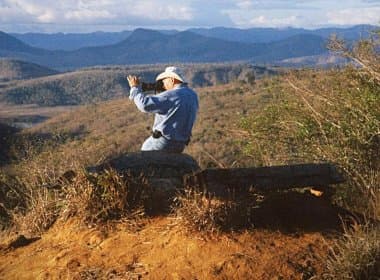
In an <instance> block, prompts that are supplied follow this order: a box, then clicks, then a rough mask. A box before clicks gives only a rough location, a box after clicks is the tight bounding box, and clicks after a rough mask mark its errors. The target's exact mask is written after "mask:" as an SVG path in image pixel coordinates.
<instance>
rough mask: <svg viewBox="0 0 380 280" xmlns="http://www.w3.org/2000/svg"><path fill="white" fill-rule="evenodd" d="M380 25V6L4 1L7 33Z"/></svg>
mask: <svg viewBox="0 0 380 280" xmlns="http://www.w3.org/2000/svg"><path fill="white" fill-rule="evenodd" d="M357 24H373V25H379V24H380V0H339V1H333V0H308V1H307V0H289V1H288V0H252V1H250V0H219V1H217V0H181V1H173V0H156V1H153V0H133V1H131V0H0V30H1V31H4V32H17V33H25V32H45V33H54V32H64V33H69V32H71V33H82V32H94V31H122V30H134V29H135V28H139V27H142V28H151V29H176V30H185V29H188V28H193V27H206V28H210V27H217V26H225V27H234V28H242V29H246V28H252V27H276V28H286V27H303V28H308V29H316V28H321V27H331V26H342V27H346V26H352V25H357Z"/></svg>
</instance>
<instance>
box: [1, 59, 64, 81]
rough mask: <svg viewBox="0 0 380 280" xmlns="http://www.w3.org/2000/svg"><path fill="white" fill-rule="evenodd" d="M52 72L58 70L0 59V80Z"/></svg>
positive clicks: (27, 77)
mask: <svg viewBox="0 0 380 280" xmlns="http://www.w3.org/2000/svg"><path fill="white" fill-rule="evenodd" d="M54 74H58V72H57V71H55V70H52V69H49V68H46V67H43V66H40V65H37V64H34V63H28V62H24V61H20V60H12V59H0V82H7V81H12V80H25V79H33V78H38V77H44V76H49V75H54Z"/></svg>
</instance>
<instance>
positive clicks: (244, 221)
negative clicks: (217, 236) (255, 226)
mask: <svg viewBox="0 0 380 280" xmlns="http://www.w3.org/2000/svg"><path fill="white" fill-rule="evenodd" d="M175 202H176V204H175V206H174V214H175V216H176V219H177V221H178V224H180V225H181V226H183V227H185V228H187V229H189V230H190V231H197V232H202V233H205V234H212V233H219V232H222V231H230V230H236V229H240V228H243V227H245V228H247V227H250V226H252V224H251V211H252V209H253V208H254V207H255V206H256V199H255V197H251V196H250V195H249V196H245V197H234V196H230V197H227V198H217V197H213V196H212V195H209V194H205V193H203V192H200V191H198V190H194V189H189V188H187V189H185V190H184V192H183V193H182V194H179V195H178V196H177V197H176V199H175Z"/></svg>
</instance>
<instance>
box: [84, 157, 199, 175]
mask: <svg viewBox="0 0 380 280" xmlns="http://www.w3.org/2000/svg"><path fill="white" fill-rule="evenodd" d="M110 168H112V169H114V170H116V171H117V172H120V173H126V172H131V173H132V174H133V175H135V174H137V175H138V174H140V173H144V175H147V176H149V177H160V178H169V177H182V176H183V175H185V174H189V173H193V172H196V171H199V170H200V168H199V165H198V163H197V162H196V160H195V159H193V158H192V157H191V156H189V155H187V154H175V153H164V152H156V151H149V152H135V153H127V154H124V155H121V156H119V157H117V158H113V159H110V160H107V161H106V162H104V163H102V164H101V165H99V166H96V167H91V168H89V171H90V172H101V171H103V170H105V169H110Z"/></svg>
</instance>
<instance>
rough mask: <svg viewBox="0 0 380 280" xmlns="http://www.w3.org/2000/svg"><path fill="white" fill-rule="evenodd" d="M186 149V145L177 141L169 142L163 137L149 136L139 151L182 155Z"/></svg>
mask: <svg viewBox="0 0 380 280" xmlns="http://www.w3.org/2000/svg"><path fill="white" fill-rule="evenodd" d="M185 147H186V143H184V142H179V141H171V140H168V139H166V138H164V137H160V138H153V137H152V136H150V137H149V138H148V139H146V140H145V142H144V144H143V145H142V147H141V151H163V152H168V153H182V152H183V150H184V149H185Z"/></svg>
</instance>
